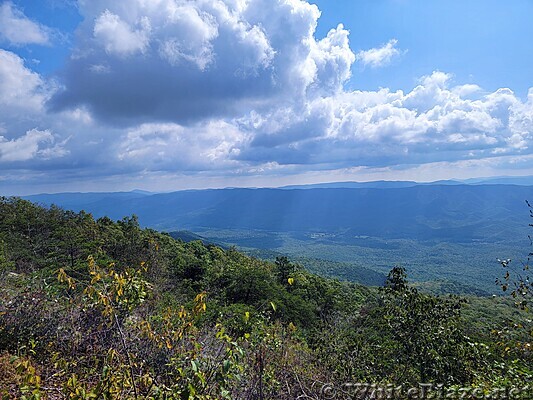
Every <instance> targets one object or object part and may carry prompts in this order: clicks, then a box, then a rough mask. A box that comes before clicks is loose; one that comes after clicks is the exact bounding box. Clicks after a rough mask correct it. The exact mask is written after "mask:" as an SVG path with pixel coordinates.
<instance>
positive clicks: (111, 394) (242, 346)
mask: <svg viewBox="0 0 533 400" xmlns="http://www.w3.org/2000/svg"><path fill="white" fill-rule="evenodd" d="M465 307H468V305H467V304H465V301H464V300H461V299H459V298H455V297H447V298H442V297H435V296H431V295H428V294H424V293H420V292H419V291H417V290H416V289H415V288H413V287H411V286H409V285H408V284H407V280H406V276H405V271H404V270H403V269H402V268H394V269H393V270H392V271H391V273H390V274H389V277H388V279H387V282H386V284H385V286H384V287H383V288H381V289H379V290H374V289H369V288H365V287H362V286H355V285H352V284H347V283H342V282H339V281H335V280H331V279H325V278H321V277H318V276H315V275H312V274H309V273H307V272H306V271H304V270H302V269H301V268H300V267H299V266H298V265H295V264H293V263H291V262H290V261H289V260H288V259H287V258H285V257H279V258H278V259H277V260H276V262H275V263H268V262H264V261H260V260H257V259H254V258H250V257H247V256H245V255H243V254H242V253H239V252H238V251H236V250H234V249H229V250H223V249H220V248H218V247H216V246H205V245H203V244H202V243H201V242H191V243H183V242H180V241H176V240H174V239H172V238H171V237H169V236H168V235H165V234H161V233H158V232H155V231H153V230H147V229H144V230H143V229H141V228H140V227H139V225H138V223H137V220H136V219H135V218H134V217H132V218H124V219H123V220H121V221H118V222H113V221H111V220H110V219H108V218H101V219H98V220H94V219H93V218H92V216H91V215H90V214H86V213H84V212H81V213H73V212H70V211H64V210H61V209H59V208H55V207H51V208H48V209H47V208H42V207H39V206H37V205H34V204H32V203H29V202H26V201H23V200H20V199H2V201H1V202H0V396H3V397H5V398H11V397H16V398H26V399H30V398H33V399H37V398H50V399H55V398H60V399H63V398H65V399H67V398H68V399H90V398H104V399H115V398H124V399H138V398H146V399H164V398H166V399H172V398H176V399H214V398H217V399H218V398H259V399H264V398H265V399H266V398H272V399H283V398H297V397H298V396H307V397H306V398H320V397H319V395H320V390H321V389H322V387H323V385H324V384H325V383H328V382H337V383H341V384H342V383H350V382H351V383H354V382H365V383H376V384H382V385H385V384H388V383H392V384H405V385H416V384H417V383H418V382H428V383H435V384H444V385H446V386H447V387H454V386H456V387H458V386H465V385H467V386H475V387H478V388H481V390H485V391H490V390H491V389H492V388H493V387H500V386H512V385H525V384H527V383H529V382H530V380H531V375H532V371H531V368H530V367H529V366H530V365H531V361H532V357H531V350H530V347H529V345H530V336H528V335H530V333H529V332H524V329H522V330H518V331H517V330H514V329H513V327H512V326H509V327H507V328H508V329H499V327H497V328H498V329H495V328H496V327H494V326H491V323H492V321H491V320H489V321H487V323H486V324H485V325H479V326H476V327H475V329H472V321H473V320H474V319H475V316H476V314H475V313H474V317H472V318H471V319H469V320H468V321H465V320H464V319H463V316H462V314H463V310H465ZM469 311H470V312H472V310H469ZM527 317H530V315H528V314H519V315H518V316H517V321H518V324H521V326H522V328H524V327H526V325H527ZM301 398H303V397H301Z"/></svg>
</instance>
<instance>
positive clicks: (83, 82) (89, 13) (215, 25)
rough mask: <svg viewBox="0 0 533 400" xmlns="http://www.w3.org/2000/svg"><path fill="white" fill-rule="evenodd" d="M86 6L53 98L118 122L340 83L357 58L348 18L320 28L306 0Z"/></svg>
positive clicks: (217, 109) (185, 115) (240, 108)
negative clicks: (321, 33)
mask: <svg viewBox="0 0 533 400" xmlns="http://www.w3.org/2000/svg"><path fill="white" fill-rule="evenodd" d="M80 11H81V13H82V15H83V16H84V17H85V20H84V22H83V23H82V25H81V26H80V28H79V30H78V32H79V36H78V42H77V45H78V48H77V51H76V54H77V55H78V56H77V57H75V58H72V59H71V60H70V62H69V65H68V66H67V69H66V73H65V75H64V77H65V80H64V83H65V89H66V90H65V91H64V92H62V93H59V94H58V95H57V96H56V97H55V98H54V99H53V102H52V104H53V107H54V108H55V109H65V108H70V107H77V106H80V105H85V106H87V107H88V108H89V109H90V111H91V112H92V113H93V114H94V115H95V117H96V118H98V119H100V120H102V121H105V122H111V123H116V124H129V125H135V124H138V123H141V122H142V121H143V119H152V120H162V121H171V122H177V123H190V122H195V121H198V120H202V119H204V118H209V117H220V116H226V117H229V116H238V115H239V114H242V113H246V112H249V111H251V110H252V109H255V108H261V107H268V106H270V105H271V104H273V103H277V102H278V101H280V100H282V101H299V100H300V99H302V98H303V97H302V96H305V94H306V93H307V92H310V93H311V92H313V93H320V95H326V94H328V93H333V92H338V91H339V90H341V89H342V86H343V84H344V83H345V82H346V80H347V79H349V77H350V67H351V65H352V64H353V62H354V59H355V57H354V54H353V52H352V51H351V49H350V47H349V41H348V32H347V31H346V30H345V29H344V28H343V26H342V25H339V26H338V27H337V28H336V29H333V30H331V31H330V32H329V34H328V35H327V37H326V38H323V39H322V40H317V39H316V38H315V37H314V32H315V29H316V24H317V19H318V17H319V15H320V13H319V11H318V8H317V7H316V6H315V5H311V4H309V3H307V2H306V1H302V0H290V1H288V0H249V1H246V2H237V3H236V2H234V1H233V2H231V1H222V0H216V1H203V0H191V1H188V2H177V1H175V0H159V1H155V2H147V1H144V0H133V1H128V2H124V1H117V2H113V3H110V2H105V1H102V0H99V1H94V2H82V3H80ZM147 27H150V29H148V28H147ZM141 53H142V57H135V58H133V57H129V58H126V57H125V56H127V55H133V54H141ZM117 55H118V56H122V57H116V56H117ZM125 104H127V105H128V106H127V107H126V106H125Z"/></svg>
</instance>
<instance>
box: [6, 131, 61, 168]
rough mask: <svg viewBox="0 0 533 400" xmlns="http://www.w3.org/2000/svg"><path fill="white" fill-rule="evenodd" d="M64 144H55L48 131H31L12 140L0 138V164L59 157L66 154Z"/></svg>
mask: <svg viewBox="0 0 533 400" xmlns="http://www.w3.org/2000/svg"><path fill="white" fill-rule="evenodd" d="M64 144H65V143H59V144H55V138H54V136H53V135H52V133H51V132H50V131H48V130H44V131H40V130H37V129H32V130H31V131H28V132H26V133H25V134H24V135H23V136H21V137H19V138H16V139H12V140H8V139H6V138H5V137H4V136H0V162H17V161H28V160H31V159H34V158H42V159H50V158H56V157H61V156H64V155H65V154H67V150H65V148H64V147H63V146H64Z"/></svg>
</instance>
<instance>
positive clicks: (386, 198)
mask: <svg viewBox="0 0 533 400" xmlns="http://www.w3.org/2000/svg"><path fill="white" fill-rule="evenodd" d="M25 198H26V199H29V200H31V201H34V202H38V203H42V204H57V205H59V206H61V207H65V208H71V209H74V210H76V211H79V210H82V209H83V210H85V211H87V212H91V213H92V214H93V215H95V216H96V217H101V216H104V215H107V216H109V217H111V218H113V219H120V218H122V217H124V216H125V215H131V214H136V215H137V216H138V217H139V221H140V223H141V224H142V225H143V226H148V227H152V228H156V229H160V230H181V229H187V230H193V231H194V228H200V227H201V228H206V227H208V228H223V229H258V230H267V231H278V232H286V231H306V232H307V231H314V232H323V231H324V232H336V233H338V232H344V233H345V234H349V235H368V236H375V237H385V238H412V239H416V240H446V241H459V242H471V241H475V240H491V241H494V240H504V239H506V238H507V239H508V238H509V236H512V235H513V234H516V229H517V228H519V227H523V226H524V225H527V224H525V222H526V218H527V210H526V206H525V200H531V199H533V187H532V186H516V185H505V184H498V185H488V184H484V185H460V184H454V185H440V184H435V185H415V186H406V187H386V188H373V187H370V188H309V189H305V190H300V189H287V188H285V189H237V188H236V189H208V190H195V191H179V192H172V193H159V194H144V193H136V192H127V193H65V194H61V193H59V194H47V195H34V196H25ZM498 235H501V237H500V238H498Z"/></svg>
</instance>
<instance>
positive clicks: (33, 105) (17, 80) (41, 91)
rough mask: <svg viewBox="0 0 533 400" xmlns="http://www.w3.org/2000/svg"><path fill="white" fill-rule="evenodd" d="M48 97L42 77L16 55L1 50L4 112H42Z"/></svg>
mask: <svg viewBox="0 0 533 400" xmlns="http://www.w3.org/2000/svg"><path fill="white" fill-rule="evenodd" d="M47 96H48V89H47V85H46V84H45V82H44V81H43V79H42V78H41V76H40V75H39V74H37V73H35V72H33V71H32V70H31V69H29V68H27V67H26V66H25V65H24V60H22V58H20V57H19V56H18V55H16V54H15V53H12V52H10V51H7V50H2V49H0V105H1V106H2V107H3V108H4V112H6V111H8V110H6V109H8V108H9V111H11V112H12V111H13V110H14V109H23V110H24V112H27V111H28V110H33V111H36V110H40V109H41V108H42V106H43V103H44V102H45V100H46V99H47ZM6 114H7V112H6Z"/></svg>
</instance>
